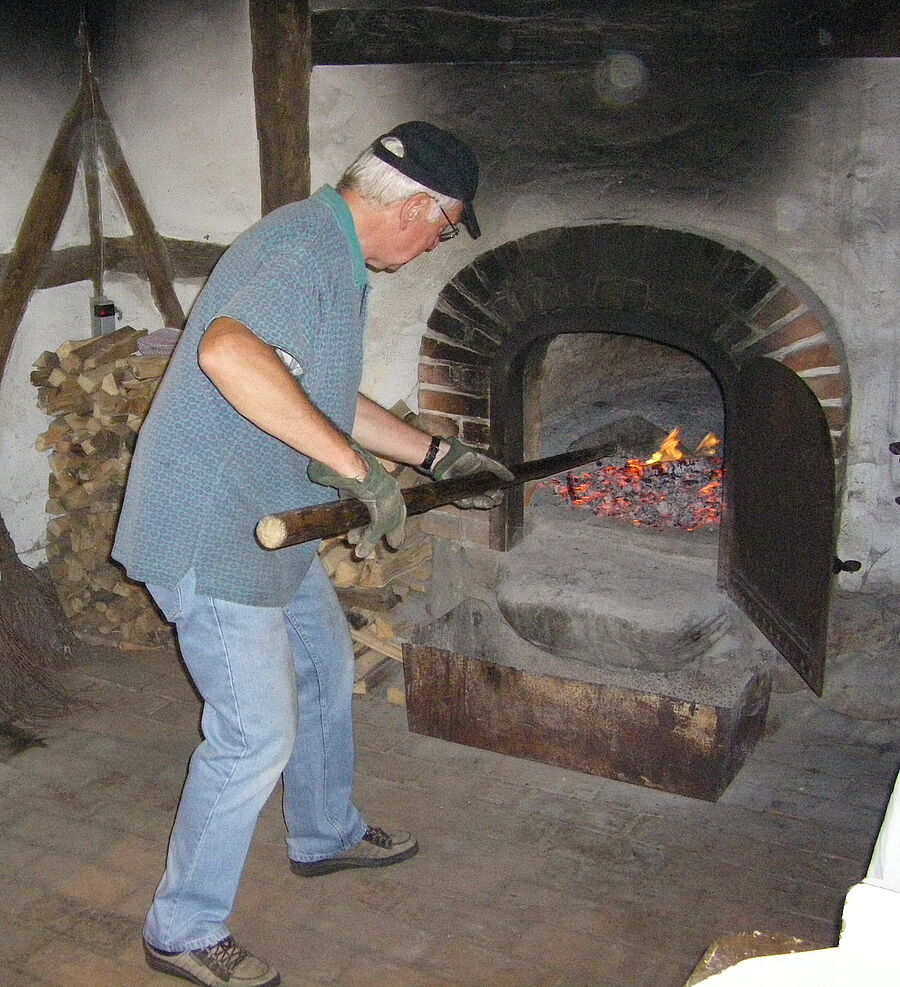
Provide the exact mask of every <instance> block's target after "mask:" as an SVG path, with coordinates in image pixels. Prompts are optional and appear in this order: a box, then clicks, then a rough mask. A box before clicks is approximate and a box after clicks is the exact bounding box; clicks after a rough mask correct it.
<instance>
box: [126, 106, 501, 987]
mask: <svg viewBox="0 0 900 987" xmlns="http://www.w3.org/2000/svg"><path fill="white" fill-rule="evenodd" d="M477 179H478V166H477V162H476V160H475V158H474V157H473V155H472V153H471V151H470V150H469V149H468V148H467V147H466V146H465V145H464V144H463V143H462V142H460V141H459V140H458V139H457V138H455V137H454V136H453V135H452V134H450V133H448V132H446V131H444V130H441V129H439V128H437V127H434V126H432V125H431V124H428V123H424V122H422V121H413V122H410V123H406V124H402V125H401V126H399V127H397V128H395V129H394V130H393V131H391V132H390V133H389V134H385V135H383V136H382V137H380V138H379V139H378V140H376V141H375V142H374V144H372V146H371V147H370V148H368V149H367V150H366V151H364V152H363V154H362V155H360V157H359V158H358V159H357V160H356V161H355V162H354V164H353V165H351V166H350V168H349V169H348V170H347V172H346V173H345V174H344V176H343V178H342V179H341V182H340V183H339V184H338V186H337V189H334V188H331V187H329V186H325V187H324V188H322V189H320V190H319V191H318V192H317V193H316V194H315V195H313V196H312V197H311V198H309V199H307V200H304V201H302V202H296V203H292V204H290V205H287V206H283V207H282V208H281V209H277V210H275V211H274V212H273V213H271V214H270V215H268V216H266V217H265V218H264V219H262V220H261V221H260V222H259V223H257V224H256V225H255V226H253V227H252V228H251V229H250V230H248V231H247V232H246V233H244V234H243V235H242V236H241V237H239V238H238V239H237V240H236V241H235V242H234V243H233V244H232V246H231V247H230V248H229V249H228V250H227V251H226V253H225V254H224V255H223V257H222V259H221V260H220V261H219V263H218V264H217V266H216V268H215V270H214V271H213V273H212V275H211V276H210V279H209V281H208V283H207V285H206V286H205V288H204V289H203V292H202V293H201V294H200V296H199V298H198V299H197V302H196V304H195V306H194V309H193V311H192V313H191V317H190V319H189V320H188V323H187V326H186V328H185V330H184V334H183V338H182V339H181V341H180V342H179V344H178V346H177V348H176V351H175V353H174V354H173V357H172V360H171V362H170V365H169V368H168V370H167V372H166V375H165V377H164V379H163V381H162V383H161V385H160V387H159V391H158V393H157V395H156V398H155V400H154V403H153V406H152V408H151V410H150V413H149V415H148V417H147V420H146V421H145V423H144V426H143V428H142V430H141V434H140V438H139V441H138V444H137V448H136V450H135V455H134V460H133V463H132V469H131V474H130V477H129V482H128V488H127V491H126V495H125V501H124V504H123V508H122V513H121V518H120V521H119V528H118V531H117V536H116V543H115V546H114V549H113V556H114V558H116V559H117V560H118V561H120V562H121V563H122V564H123V565H124V566H125V567H126V569H127V571H128V573H129V575H130V576H132V577H133V578H134V579H138V580H141V581H143V582H145V583H146V584H147V586H148V589H149V590H150V592H151V594H152V595H153V597H154V599H155V600H156V602H157V603H158V605H159V607H160V609H161V610H162V612H163V613H164V614H165V615H166V617H167V618H168V619H169V620H170V621H172V622H173V623H174V624H175V626H176V628H177V632H178V641H179V646H180V649H181V652H182V655H183V657H184V661H185V664H186V665H187V667H188V669H189V671H190V673H191V676H192V678H193V680H194V682H195V684H196V686H197V688H198V690H199V691H200V693H201V694H202V696H203V699H204V707H203V717H202V730H203V736H204V740H203V742H202V743H201V744H200V745H199V746H198V747H197V749H196V750H195V752H194V754H193V756H192V758H191V763H190V768H189V770H188V776H187V781H186V783H185V787H184V791H183V793H182V798H181V803H180V805H179V808H178V813H177V816H176V820H175V825H174V828H173V831H172V836H171V840H170V844H169V851H168V857H167V861H166V870H165V873H164V875H163V878H162V880H161V882H160V884H159V887H158V888H157V890H156V894H155V896H154V900H153V903H152V906H151V908H150V911H149V914H148V916H147V921H146V925H145V928H144V951H145V956H146V958H147V962H148V963H149V965H150V966H151V967H153V968H154V969H156V970H161V971H163V972H166V973H169V974H172V975H174V976H177V977H182V978H183V979H185V980H189V981H191V982H192V983H197V984H205V985H224V984H229V985H232V987H234V985H236V984H240V985H243V987H272V985H275V984H278V983H279V982H280V977H279V975H278V973H277V972H276V971H275V970H273V969H272V968H271V967H270V966H269V965H268V964H267V963H265V962H264V961H263V960H261V959H259V958H257V957H254V956H252V955H251V954H249V953H248V952H247V951H246V950H244V949H243V948H241V947H240V946H239V945H238V944H237V943H235V941H234V940H233V939H232V938H231V937H230V936H229V934H228V929H227V927H226V924H225V923H226V920H227V918H228V916H229V914H230V912H231V910H232V907H233V903H234V897H235V894H236V891H237V886H238V882H239V879H240V875H241V870H242V867H243V865H244V860H245V857H246V854H247V850H248V847H249V844H250V839H251V837H252V834H253V830H254V828H255V825H256V820H257V817H258V815H259V812H260V810H261V808H262V806H263V805H264V803H265V801H266V799H267V798H268V796H269V794H270V793H271V791H272V789H273V788H274V786H275V784H276V783H277V781H278V778H279V776H280V775H282V776H283V779H284V817H285V822H286V825H287V847H288V856H289V862H290V867H291V869H292V871H293V872H294V873H296V874H298V875H302V876H316V875H321V874H326V873H329V872H332V871H335V870H339V869H342V868H345V867H380V866H386V865H390V864H395V863H398V862H400V861H401V860H405V859H407V858H409V857H410V856H412V855H413V854H414V853H415V852H416V851H417V849H418V844H417V842H416V841H415V839H414V838H413V837H412V836H410V835H409V834H408V833H394V834H388V833H386V832H384V831H383V830H381V829H378V828H375V827H372V826H369V824H368V823H367V822H366V821H365V820H364V819H363V818H362V816H361V815H360V813H359V811H358V810H357V808H356V807H355V806H354V805H353V803H352V801H351V788H352V775H353V740H352V729H351V709H350V706H351V697H352V690H353V653H352V647H351V644H350V639H349V633H348V630H347V625H346V621H345V619H344V614H343V611H342V610H341V608H340V605H339V603H338V601H337V598H336V596H335V593H334V590H333V589H332V587H331V584H330V583H329V581H328V579H327V577H326V575H325V573H324V570H323V569H322V567H321V565H320V563H319V560H318V557H317V556H316V554H315V552H316V547H317V546H316V545H315V544H314V543H312V544H305V545H298V546H295V547H292V548H287V549H282V550H279V551H277V552H266V551H264V550H263V549H262V548H261V547H260V546H259V545H258V544H257V543H256V541H255V539H254V527H255V524H256V522H257V521H258V520H259V518H261V517H262V516H264V515H266V514H270V513H272V512H277V511H283V510H288V509H291V508H296V507H303V506H308V505H313V504H318V503H322V502H325V501H328V500H333V499H334V497H335V491H334V489H330V488H336V489H337V490H339V491H341V492H344V493H347V494H350V495H352V496H356V497H359V498H360V499H362V500H363V501H364V502H365V503H366V504H367V506H368V508H369V512H370V515H371V523H370V524H369V525H368V527H367V528H366V529H365V530H364V531H362V532H358V533H356V536H355V537H356V541H357V548H356V551H357V554H358V555H359V556H361V557H363V556H365V555H367V554H369V553H370V552H371V551H372V550H373V548H374V546H375V544H376V543H377V542H378V540H379V539H380V538H381V537H382V536H384V537H386V538H387V541H388V543H389V544H390V545H392V546H393V547H397V546H398V545H399V543H400V540H401V539H402V533H403V523H404V517H405V509H404V505H403V498H402V495H401V494H400V492H399V490H398V488H397V484H396V482H395V481H394V480H393V479H392V478H391V477H390V475H389V474H388V473H387V472H386V471H385V470H384V469H383V468H382V466H381V465H380V464H379V462H378V460H377V459H376V458H375V456H374V455H373V453H374V454H377V455H379V456H383V457H386V458H388V459H392V460H395V461H397V462H401V463H407V464H410V465H413V466H416V467H417V468H419V469H421V470H422V471H424V472H426V473H428V474H430V475H431V476H433V477H436V478H439V479H441V478H449V477H451V476H459V475H464V474H467V473H472V472H477V471H479V470H484V469H488V470H490V471H492V472H494V473H495V474H497V475H498V476H502V477H509V476H511V474H509V473H508V471H507V470H506V469H505V468H504V467H503V466H501V465H500V464H499V463H497V462H495V461H494V460H492V459H490V458H488V457H487V456H484V455H483V454H481V453H479V452H478V451H477V450H474V449H472V448H470V447H468V446H465V445H463V444H462V443H461V442H459V441H458V440H456V439H452V440H449V441H448V440H440V439H438V438H436V437H432V436H429V435H427V434H425V433H423V432H420V431H418V430H417V429H415V428H412V427H411V426H409V425H407V424H404V423H403V422H401V421H399V420H398V419H396V418H395V417H394V416H393V415H391V414H390V413H389V412H387V411H385V410H384V409H383V408H381V407H379V406H378V405H377V404H375V403H374V402H373V401H370V400H368V399H367V398H365V397H363V396H362V395H359V393H358V386H359V382H360V376H361V365H362V341H363V329H364V323H365V309H366V292H367V283H368V282H367V275H366V268H368V269H370V270H374V271H396V270H397V269H399V268H400V267H402V266H403V265H404V264H407V263H409V262H410V261H411V260H413V259H414V258H416V257H418V256H419V255H420V254H422V253H424V252H427V251H430V250H433V249H435V247H437V246H438V244H439V243H441V242H443V241H445V240H449V239H451V238H452V237H453V236H455V235H456V234H457V233H458V232H459V229H458V226H457V223H460V222H461V223H462V224H464V225H465V227H466V229H467V230H468V232H469V233H470V235H471V236H472V237H477V236H478V235H479V229H478V224H477V221H476V218H475V212H474V209H473V207H472V200H473V198H474V195H475V190H476V186H477ZM351 430H352V436H353V438H352V439H349V438H348V433H350V432H351ZM496 499H497V498H496V496H494V495H485V496H484V497H480V498H475V503H467V504H465V505H461V506H475V507H489V506H491V505H492V504H493V503H495V502H496Z"/></svg>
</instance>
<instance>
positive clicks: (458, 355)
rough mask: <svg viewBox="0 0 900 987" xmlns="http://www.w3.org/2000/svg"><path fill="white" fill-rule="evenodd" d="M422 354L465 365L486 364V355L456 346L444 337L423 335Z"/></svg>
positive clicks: (420, 351) (478, 365)
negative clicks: (437, 337) (436, 337)
mask: <svg viewBox="0 0 900 987" xmlns="http://www.w3.org/2000/svg"><path fill="white" fill-rule="evenodd" d="M419 353H420V354H421V355H422V356H428V357H431V359H433V360H448V361H450V362H452V363H459V364H463V365H465V366H471V367H480V366H483V365H484V357H482V356H481V355H480V354H478V353H475V352H474V351H473V350H469V349H466V348H465V347H463V346H455V345H454V344H453V343H448V342H446V341H445V340H442V339H435V338H434V337H432V336H423V337H422V345H421V346H420V347H419Z"/></svg>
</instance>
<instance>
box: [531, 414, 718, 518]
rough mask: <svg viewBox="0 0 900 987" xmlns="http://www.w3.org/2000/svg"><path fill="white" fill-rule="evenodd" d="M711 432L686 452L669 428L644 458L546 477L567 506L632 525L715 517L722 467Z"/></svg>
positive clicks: (678, 432) (677, 433) (676, 433)
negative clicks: (561, 476) (621, 519)
mask: <svg viewBox="0 0 900 987" xmlns="http://www.w3.org/2000/svg"><path fill="white" fill-rule="evenodd" d="M720 445H721V443H720V441H719V439H718V438H716V436H715V435H713V434H712V433H711V432H710V433H709V434H707V435H706V436H705V437H704V438H703V440H702V441H701V442H700V444H699V445H698V446H697V448H696V449H695V450H694V452H693V453H692V454H691V455H688V454H687V453H686V452H685V450H684V449H683V447H682V445H681V429H679V428H673V429H672V431H671V432H670V433H669V434H668V435H667V436H666V437H665V439H663V441H662V443H661V445H660V447H659V449H658V450H657V451H656V452H655V453H654V454H653V455H652V456H651V457H650V458H649V459H646V460H644V461H641V460H639V459H627V460H624V463H623V462H622V461H621V460H620V463H619V464H615V463H612V464H610V463H608V464H607V465H605V466H598V467H597V468H596V469H594V470H591V471H589V472H586V473H571V472H570V473H567V474H566V476H565V477H564V478H560V477H551V478H550V481H549V483H547V484H542V486H544V487H550V488H552V489H553V490H554V492H555V493H556V494H558V495H559V496H560V497H561V498H562V499H563V500H564V501H566V503H568V504H569V505H571V506H572V507H578V508H585V509H588V510H590V511H592V512H593V513H594V514H597V515H602V516H606V517H621V518H623V519H626V520H628V521H630V522H631V524H633V525H642V524H643V525H649V526H652V527H664V526H665V527H676V528H682V529H684V530H687V531H695V530H696V529H697V528H701V527H706V526H714V525H717V524H718V523H719V515H720V508H721V492H722V479H723V475H724V471H723V468H722V461H721V458H719V456H718V450H719V447H720Z"/></svg>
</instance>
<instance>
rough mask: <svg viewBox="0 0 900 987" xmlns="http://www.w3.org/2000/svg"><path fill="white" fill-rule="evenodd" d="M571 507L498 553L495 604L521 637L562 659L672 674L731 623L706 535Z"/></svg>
mask: <svg viewBox="0 0 900 987" xmlns="http://www.w3.org/2000/svg"><path fill="white" fill-rule="evenodd" d="M574 514H576V512H573V511H571V510H569V509H566V510H563V511H556V512H554V514H553V517H552V520H551V521H549V522H548V521H546V520H544V521H540V522H537V523H536V524H535V525H534V527H533V529H532V530H531V531H530V532H529V534H528V536H527V537H526V538H525V540H524V541H523V542H522V543H521V544H520V545H517V546H516V547H515V548H514V549H513V550H512V551H511V552H509V553H508V555H507V556H506V558H505V560H504V564H503V569H502V575H501V578H500V582H499V585H498V587H497V605H498V607H499V608H500V611H501V613H502V614H503V616H504V617H506V619H507V620H508V621H509V623H510V625H511V626H512V627H513V628H514V629H515V630H516V632H517V633H518V634H519V635H520V636H521V637H523V638H525V640H526V641H530V642H531V643H532V644H535V645H537V646H538V647H540V648H542V649H544V650H546V651H549V652H551V653H552V654H554V655H558V656H559V657H563V658H575V659H578V660H579V661H586V662H590V663H592V664H597V665H605V664H616V665H626V666H629V667H633V668H641V669H647V670H651V671H669V670H672V669H675V668H680V667H682V666H683V665H686V664H687V663H689V662H691V661H694V660H695V659H697V658H699V657H700V656H701V655H703V654H705V653H707V652H708V651H709V650H710V649H711V648H713V647H714V646H715V645H717V644H718V643H719V642H720V641H722V639H723V637H724V636H725V635H726V634H727V633H728V632H729V631H730V630H732V629H733V628H732V622H731V614H732V613H733V607H732V604H731V603H730V601H729V600H728V598H727V597H726V596H725V595H724V594H723V593H721V592H720V591H719V589H718V587H717V585H716V565H715V556H714V555H712V556H710V555H709V553H708V552H707V553H704V552H703V551H702V550H701V551H698V546H701V548H702V547H713V548H714V546H709V542H708V540H704V539H703V538H702V537H701V538H700V539H698V540H697V542H696V544H693V545H690V544H689V543H690V540H691V539H692V538H694V536H693V535H692V534H689V533H674V534H669V535H666V534H664V533H660V532H655V531H653V532H640V535H639V531H640V529H636V528H633V527H631V526H630V525H627V524H623V523H622V522H619V521H607V522H606V524H605V526H604V525H599V526H598V525H594V524H591V523H576V522H575V521H574V520H573V515H574ZM577 514H579V515H581V514H582V512H577ZM580 520H587V519H585V518H583V516H582V517H581V518H579V521H580ZM679 547H684V548H685V550H686V551H688V550H690V551H691V552H692V553H693V554H681V553H680V552H679V551H678V549H679ZM704 555H706V557H704Z"/></svg>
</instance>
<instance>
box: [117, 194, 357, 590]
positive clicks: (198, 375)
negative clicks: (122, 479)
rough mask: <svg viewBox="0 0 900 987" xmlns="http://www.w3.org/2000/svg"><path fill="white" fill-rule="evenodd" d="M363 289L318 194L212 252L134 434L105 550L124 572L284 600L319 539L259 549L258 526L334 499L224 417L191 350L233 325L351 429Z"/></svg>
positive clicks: (339, 211)
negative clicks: (189, 575) (190, 577)
mask: <svg viewBox="0 0 900 987" xmlns="http://www.w3.org/2000/svg"><path fill="white" fill-rule="evenodd" d="M367 287H368V279H367V275H366V268H365V263H364V260H363V256H362V251H361V249H360V245H359V240H358V239H357V236H356V232H355V230H354V227H353V219H352V217H351V215H350V212H349V210H348V209H347V206H346V204H345V203H344V200H343V199H342V198H341V197H340V196H339V195H338V194H337V192H335V191H334V189H333V188H331V187H329V186H325V187H323V188H322V189H320V190H319V191H318V192H317V193H316V194H315V195H313V196H312V197H311V198H309V199H305V200H303V201H302V202H294V203H291V204H290V205H286V206H282V207H281V208H280V209H276V210H275V211H274V212H272V213H270V214H269V215H268V216H265V217H264V218H263V219H261V220H260V221H259V222H258V223H256V224H255V225H254V226H252V227H251V228H250V229H249V230H247V231H246V232H245V233H243V234H242V235H241V236H240V237H238V239H237V240H235V241H234V243H233V244H232V245H231V246H230V247H229V248H228V250H227V251H226V252H225V253H224V254H223V255H222V258H221V259H220V260H219V262H218V264H216V267H215V269H214V270H213V272H212V274H211V275H210V278H209V281H208V282H207V284H206V286H205V287H204V289H203V291H202V292H201V293H200V295H199V297H198V298H197V301H196V303H195V305H194V308H193V311H192V312H191V316H190V318H189V319H188V322H187V325H186V326H185V330H184V333H183V335H182V338H181V340H180V341H179V343H178V345H177V346H176V348H175V352H174V354H173V356H172V360H171V362H170V364H169V367H168V369H167V371H166V373H165V376H164V377H163V380H162V382H161V383H160V386H159V389H158V391H157V393H156V396H155V398H154V400H153V404H152V406H151V408H150V411H149V413H148V415H147V418H146V420H145V422H144V424H143V427H142V428H141V431H140V435H139V437H138V442H137V446H136V448H135V453H134V458H133V460H132V465H131V472H130V474H129V478H128V485H127V488H126V492H125V500H124V503H123V505H122V512H121V516H120V518H119V526H118V530H117V532H116V541H115V545H114V547H113V552H112V555H113V558H114V559H116V560H117V561H119V562H121V563H122V565H124V566H125V568H126V570H127V572H128V575H129V576H131V577H132V578H133V579H138V580H141V581H142V582H149V583H155V584H159V585H162V586H168V587H174V586H175V584H176V583H177V582H178V580H179V579H180V578H181V577H182V576H183V575H184V574H185V573H186V572H187V571H188V569H190V568H191V567H193V568H194V570H195V572H196V574H197V592H199V593H203V594H205V595H207V596H214V597H217V598H219V599H224V600H231V601H233V602H235V603H245V604H249V605H253V606H271V607H277V606H284V605H285V604H287V603H288V602H289V601H290V600H291V599H292V598H293V596H294V595H295V594H296V592H297V589H298V588H299V586H300V582H301V581H302V579H303V576H304V574H305V573H306V570H307V568H308V566H309V563H310V562H311V561H312V558H313V555H314V554H315V551H316V549H317V547H318V544H317V543H315V542H309V543H306V544H304V545H296V546H293V547H291V548H283V549H279V550H278V551H275V552H270V551H266V550H265V549H263V548H261V547H260V546H259V544H258V543H257V541H256V538H255V536H254V531H255V527H256V523H257V521H258V520H259V519H260V518H261V517H263V516H264V515H266V514H272V513H275V512H278V511H285V510H290V509H293V508H298V507H308V506H311V505H313V504H321V503H325V502H326V501H329V500H334V499H335V492H334V491H333V490H331V489H330V488H328V487H322V486H319V485H317V484H315V483H312V482H311V481H310V480H309V479H308V477H307V475H306V467H307V465H308V463H309V460H308V459H307V457H305V456H302V455H300V454H299V453H297V452H296V451H294V450H293V449H291V448H290V447H289V446H287V445H285V444H284V443H282V442H281V441H280V440H278V439H275V438H273V437H272V436H270V435H268V434H267V433H266V432H264V431H262V430H261V429H259V428H257V426H255V425H253V424H251V423H250V422H249V421H247V419H245V418H243V417H242V416H241V415H240V414H238V412H237V411H235V409H234V408H233V407H232V406H231V405H230V404H229V403H228V402H227V401H226V400H225V399H224V398H223V397H222V395H221V394H220V393H219V392H218V390H217V389H216V388H215V387H214V386H213V384H212V383H211V382H210V380H209V379H208V378H207V377H206V375H205V374H204V373H203V371H202V370H201V369H200V367H199V365H198V362H197V349H198V346H199V343H200V339H201V337H202V336H203V333H204V332H205V331H206V329H207V327H208V326H209V324H210V323H211V322H212V321H213V320H214V319H216V318H218V317H219V316H229V317H231V318H233V319H236V320H237V321H239V322H241V323H243V324H244V325H245V326H247V327H248V328H249V329H250V330H252V331H253V332H254V333H255V334H256V335H257V336H259V338H260V339H262V340H264V341H265V342H266V343H269V344H270V345H272V346H273V347H276V349H278V350H280V351H281V356H282V359H285V360H286V362H287V360H288V358H292V360H293V363H292V364H291V365H292V366H293V367H294V368H295V369H294V372H295V373H297V372H299V368H302V373H301V376H300V378H299V379H300V382H301V383H302V386H303V389H304V391H305V392H306V394H307V395H308V396H309V398H310V400H311V401H312V402H313V403H314V404H315V405H316V406H317V407H318V408H319V409H320V410H321V411H322V412H324V414H326V415H327V416H328V417H329V418H330V419H331V421H332V422H334V424H335V425H336V426H337V427H338V428H340V429H342V430H343V431H345V432H349V431H350V430H351V428H352V427H353V418H354V415H355V411H356V399H357V393H358V390H359V383H360V377H361V375H362V353H363V331H364V327H365V318H366V293H367ZM297 364H299V368H297Z"/></svg>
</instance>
